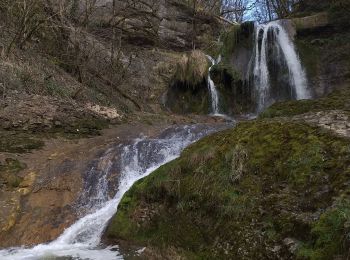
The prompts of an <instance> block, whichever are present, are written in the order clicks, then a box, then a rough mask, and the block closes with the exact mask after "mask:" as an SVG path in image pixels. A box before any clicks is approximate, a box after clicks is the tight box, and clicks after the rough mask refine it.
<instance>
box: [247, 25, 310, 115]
mask: <svg viewBox="0 0 350 260" xmlns="http://www.w3.org/2000/svg"><path fill="white" fill-rule="evenodd" d="M271 52H272V55H271ZM269 57H271V59H274V60H276V63H277V64H278V66H281V67H283V66H286V68H287V69H288V78H289V79H288V81H289V85H290V88H291V89H290V93H289V99H297V100H300V99H308V98H311V95H310V93H309V90H308V87H307V79H306V74H305V71H304V69H303V67H302V65H301V62H300V59H299V57H298V54H297V52H296V50H295V47H294V44H293V41H292V40H291V39H290V37H289V35H288V33H287V32H286V30H285V29H284V27H283V26H282V24H281V21H273V22H270V23H268V24H262V25H258V24H256V25H255V44H254V52H253V57H252V59H251V62H250V66H252V64H254V65H253V66H254V67H253V68H250V69H248V73H249V75H248V77H249V78H253V80H252V82H253V83H254V87H255V91H256V96H257V97H256V102H257V110H258V112H261V111H262V110H263V109H264V108H266V107H267V106H269V105H270V104H271V103H273V102H274V101H276V100H274V99H273V94H274V93H272V91H271V72H270V70H269V62H271V61H270V60H269ZM279 84H280V85H283V84H282V82H279ZM281 87H282V86H281Z"/></svg>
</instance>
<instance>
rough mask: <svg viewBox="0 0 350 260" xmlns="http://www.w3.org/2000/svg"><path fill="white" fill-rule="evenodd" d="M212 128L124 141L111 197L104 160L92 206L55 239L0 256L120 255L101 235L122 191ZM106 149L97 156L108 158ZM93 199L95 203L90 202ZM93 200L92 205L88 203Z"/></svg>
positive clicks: (8, 259) (92, 258) (13, 259)
mask: <svg viewBox="0 0 350 260" xmlns="http://www.w3.org/2000/svg"><path fill="white" fill-rule="evenodd" d="M214 131H216V130H215V129H213V128H212V127H208V126H204V125H201V126H200V125H198V126H196V125H193V126H184V127H174V128H169V129H167V130H165V131H164V132H163V133H162V134H161V136H160V137H159V138H157V139H150V138H142V139H137V140H135V141H134V142H133V143H132V144H128V145H125V146H124V147H123V148H122V153H121V157H120V159H121V177H120V181H119V185H118V187H119V188H118V191H117V192H116V195H115V196H114V198H112V199H110V200H108V198H107V196H106V194H107V191H106V190H107V189H108V187H107V186H108V185H107V182H106V181H105V179H106V175H107V174H108V172H109V170H110V168H111V164H109V163H107V164H106V169H105V174H106V175H103V176H101V177H100V181H98V182H97V183H96V187H95V188H96V189H97V192H96V194H97V195H96V196H98V197H99V196H100V197H99V198H98V199H96V196H94V197H93V198H91V199H92V200H90V201H87V203H86V205H87V206H89V207H90V206H93V207H96V210H95V211H94V212H92V213H91V214H88V215H86V216H84V217H82V218H81V219H79V220H78V221H77V222H76V223H74V224H73V225H72V226H71V227H69V228H67V229H66V230H65V231H64V233H63V234H62V235H61V236H60V237H59V238H57V239H56V240H55V241H53V242H51V243H48V244H40V245H37V246H35V247H33V248H11V249H6V250H1V251H0V259H1V260H36V259H55V258H58V257H68V258H70V259H84V260H85V259H89V260H100V259H103V260H112V259H113V260H115V259H123V257H122V255H121V254H120V253H119V252H118V247H117V246H116V247H107V248H102V247H101V245H100V242H101V237H102V234H103V231H104V229H105V228H106V225H107V223H108V221H109V220H110V219H111V217H112V216H113V215H114V214H115V213H116V212H117V208H118V204H119V203H120V201H121V199H122V197H123V195H124V193H125V192H126V191H128V190H129V189H130V188H131V186H132V185H133V184H134V183H135V182H136V181H137V180H139V179H141V178H143V177H145V176H147V175H149V174H150V173H152V172H153V171H154V170H156V169H157V168H158V167H160V166H161V165H163V164H165V163H167V162H169V161H171V160H173V159H175V158H176V157H178V156H179V155H180V153H181V151H182V150H183V149H184V148H185V147H186V146H188V145H189V144H191V143H193V142H194V141H197V140H198V139H200V138H201V137H204V136H205V135H207V134H209V133H212V132H214ZM110 156H111V150H108V151H107V152H106V154H105V156H104V157H102V158H101V160H103V159H106V158H110ZM93 201H96V203H93ZM92 204H93V205H92Z"/></svg>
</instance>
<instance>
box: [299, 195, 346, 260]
mask: <svg viewBox="0 0 350 260" xmlns="http://www.w3.org/2000/svg"><path fill="white" fill-rule="evenodd" d="M311 232H312V235H313V239H312V241H311V243H309V244H307V245H303V247H302V248H301V249H300V251H299V257H300V258H307V259H311V260H323V259H324V260H327V259H332V258H334V256H342V255H347V253H348V246H347V245H348V244H349V242H350V200H349V199H348V198H340V199H339V200H338V201H337V202H336V205H335V207H332V208H330V209H328V210H327V211H326V212H325V213H323V214H322V215H321V217H320V219H319V220H318V221H317V222H316V223H314V225H313V228H312V231H311Z"/></svg>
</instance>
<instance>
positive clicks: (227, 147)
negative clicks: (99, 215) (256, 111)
mask: <svg viewBox="0 0 350 260" xmlns="http://www.w3.org/2000/svg"><path fill="white" fill-rule="evenodd" d="M349 145H350V141H349V140H347V139H342V138H338V137H334V136H332V135H331V134H330V133H328V132H326V131H324V130H322V129H319V128H315V127H311V126H308V125H305V124H301V123H289V122H285V123H282V122H276V121H264V120H259V121H253V122H246V123H241V124H239V125H238V126H237V127H236V128H235V129H231V130H227V131H224V132H221V133H218V134H214V135H212V136H209V137H207V138H204V139H203V140H201V141H199V142H198V143H196V144H194V145H192V146H191V147H189V148H187V149H186V150H185V151H184V152H183V154H182V155H181V157H180V158H179V159H177V160H175V161H173V162H171V163H169V164H167V165H165V166H163V167H161V168H160V169H158V170H157V171H156V172H154V173H153V174H151V175H150V176H149V177H147V178H145V179H143V180H141V181H139V182H137V183H136V184H135V185H134V186H133V187H132V189H131V190H130V191H129V192H127V193H126V195H125V196H124V198H123V200H122V202H121V204H120V205H119V209H118V213H117V215H116V216H115V217H114V218H113V219H112V221H111V223H110V225H109V227H108V229H107V231H106V237H107V238H108V239H111V240H124V241H128V242H131V243H133V244H136V245H140V246H150V247H153V248H154V247H155V248H158V249H159V250H163V251H164V252H165V251H166V250H168V249H169V248H176V249H177V250H178V252H179V253H180V254H181V255H182V256H184V257H185V258H187V259H276V258H280V259H291V258H296V257H298V258H300V259H330V258H331V257H335V256H340V257H341V256H346V255H347V252H348V250H349V242H350V241H349V235H348V234H349V225H348V220H349V215H348V214H349V211H348V209H349V204H348V201H349V200H348V198H349V191H350V190H349V181H348V180H349V178H350V150H349Z"/></svg>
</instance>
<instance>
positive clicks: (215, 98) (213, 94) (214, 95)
mask: <svg viewBox="0 0 350 260" xmlns="http://www.w3.org/2000/svg"><path fill="white" fill-rule="evenodd" d="M207 57H208V59H209V60H210V62H211V66H210V67H209V73H208V89H209V92H210V98H211V112H212V114H213V115H214V116H223V115H222V114H221V113H220V107H219V93H218V91H217V89H216V86H215V83H214V81H213V80H212V79H211V77H210V71H211V70H212V68H213V67H214V66H215V65H216V64H219V63H220V62H221V56H219V58H218V59H217V60H214V59H213V58H212V57H210V56H209V55H207Z"/></svg>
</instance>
